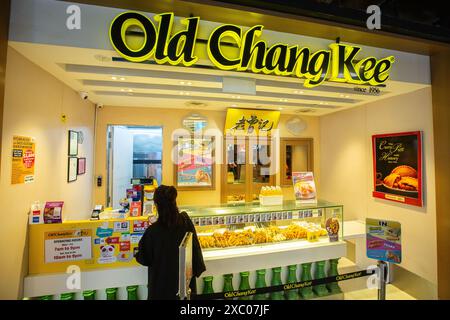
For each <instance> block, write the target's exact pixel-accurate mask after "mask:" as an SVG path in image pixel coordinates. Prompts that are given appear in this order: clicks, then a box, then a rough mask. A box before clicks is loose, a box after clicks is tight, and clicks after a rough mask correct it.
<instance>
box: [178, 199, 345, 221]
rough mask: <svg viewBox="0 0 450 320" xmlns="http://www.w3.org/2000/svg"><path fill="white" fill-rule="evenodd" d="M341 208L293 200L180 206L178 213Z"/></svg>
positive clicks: (213, 213) (230, 212)
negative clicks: (278, 202) (278, 203)
mask: <svg viewBox="0 0 450 320" xmlns="http://www.w3.org/2000/svg"><path fill="white" fill-rule="evenodd" d="M333 207H342V205H340V204H335V203H332V202H328V201H324V200H318V202H317V203H315V204H299V203H298V202H297V201H295V200H286V201H283V204H282V205H275V206H262V205H260V204H259V203H254V202H247V203H244V204H221V205H217V206H211V205H197V206H181V207H180V211H186V212H187V213H188V215H189V216H190V217H204V216H221V215H230V214H231V215H233V214H245V213H264V212H276V211H294V210H311V209H321V208H322V209H323V208H333Z"/></svg>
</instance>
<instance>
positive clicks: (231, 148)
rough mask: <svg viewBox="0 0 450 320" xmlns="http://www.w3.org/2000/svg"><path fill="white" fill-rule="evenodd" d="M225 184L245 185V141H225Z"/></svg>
mask: <svg viewBox="0 0 450 320" xmlns="http://www.w3.org/2000/svg"><path fill="white" fill-rule="evenodd" d="M226 148H227V149H226V150H227V183H228V184H243V183H245V141H243V142H237V143H235V142H232V143H229V142H228V141H227V146H226Z"/></svg>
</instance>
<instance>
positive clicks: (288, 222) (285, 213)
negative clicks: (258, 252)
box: [180, 201, 342, 249]
mask: <svg viewBox="0 0 450 320" xmlns="http://www.w3.org/2000/svg"><path fill="white" fill-rule="evenodd" d="M180 209H181V210H184V211H186V212H187V213H188V214H189V215H190V216H191V218H192V220H193V221H200V223H198V224H197V223H195V226H196V230H197V236H198V239H199V242H200V246H201V247H202V249H221V248H233V247H241V246H253V245H258V246H260V245H266V244H274V243H280V242H285V241H305V242H319V241H320V242H323V241H337V240H339V239H342V228H339V225H340V223H342V206H340V205H333V204H330V203H327V202H323V201H319V203H318V206H314V207H312V206H309V207H306V206H302V205H298V204H297V203H296V201H284V202H283V203H282V204H281V205H279V206H271V207H270V208H264V207H262V206H260V205H259V204H253V203H247V204H245V205H234V206H232V205H224V206H222V207H207V206H204V207H202V206H200V207H196V208H194V207H192V208H180ZM217 217H219V218H217ZM216 218H217V219H216ZM207 219H209V220H211V221H212V222H211V224H209V223H208V224H207V223H206V220H207ZM201 221H204V223H202V222H201ZM219 222H220V223H219ZM331 229H332V230H331ZM330 231H332V232H330Z"/></svg>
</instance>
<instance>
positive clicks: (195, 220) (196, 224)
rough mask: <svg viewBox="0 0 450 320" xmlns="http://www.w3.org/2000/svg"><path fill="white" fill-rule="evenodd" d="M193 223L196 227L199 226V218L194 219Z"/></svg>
mask: <svg viewBox="0 0 450 320" xmlns="http://www.w3.org/2000/svg"><path fill="white" fill-rule="evenodd" d="M192 223H193V224H194V226H198V225H199V224H200V220H199V218H193V219H192Z"/></svg>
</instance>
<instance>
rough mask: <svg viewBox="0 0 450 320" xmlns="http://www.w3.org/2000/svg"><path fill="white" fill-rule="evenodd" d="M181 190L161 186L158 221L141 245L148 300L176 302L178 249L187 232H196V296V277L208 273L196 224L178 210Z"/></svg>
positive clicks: (157, 195) (140, 259) (156, 196)
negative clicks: (146, 275)
mask: <svg viewBox="0 0 450 320" xmlns="http://www.w3.org/2000/svg"><path fill="white" fill-rule="evenodd" d="M176 199H177V189H175V188H174V187H172V186H165V185H161V186H159V187H158V188H157V189H156V190H155V194H154V196H153V200H154V202H155V205H156V209H157V211H158V220H157V221H156V222H155V223H154V224H152V225H150V226H149V227H148V228H147V230H146V231H145V233H144V235H143V236H142V239H141V241H140V242H139V250H138V252H137V254H136V260H137V261H138V262H139V263H140V264H142V265H144V266H147V267H148V299H152V300H153V299H155V300H173V299H177V293H178V247H179V245H180V243H181V241H182V240H183V237H184V235H185V234H186V232H192V233H193V238H192V269H193V270H192V271H193V277H194V278H192V281H191V290H192V292H193V293H195V289H196V288H195V277H199V276H200V275H201V274H202V273H203V272H204V271H205V270H206V268H205V263H204V262H203V255H202V250H201V248H200V244H199V242H198V238H197V233H196V232H195V227H194V224H193V223H192V221H191V219H190V218H189V216H188V215H187V213H186V212H179V210H178V207H177V202H176Z"/></svg>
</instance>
